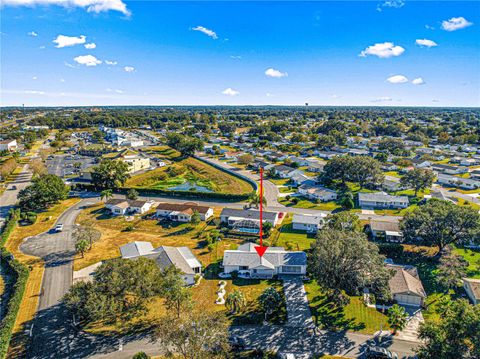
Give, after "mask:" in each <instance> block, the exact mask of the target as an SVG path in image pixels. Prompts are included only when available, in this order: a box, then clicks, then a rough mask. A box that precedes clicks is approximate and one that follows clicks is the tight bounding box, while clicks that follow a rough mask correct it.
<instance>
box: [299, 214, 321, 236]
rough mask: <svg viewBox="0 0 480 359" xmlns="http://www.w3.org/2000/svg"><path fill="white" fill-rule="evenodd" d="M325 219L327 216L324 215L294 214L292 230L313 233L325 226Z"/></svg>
mask: <svg viewBox="0 0 480 359" xmlns="http://www.w3.org/2000/svg"><path fill="white" fill-rule="evenodd" d="M325 217H327V215H326V214H324V213H321V214H319V215H313V214H312V215H311V214H294V215H293V219H292V229H294V230H297V231H306V232H309V233H315V232H317V230H318V229H320V228H322V227H323V225H324V224H325Z"/></svg>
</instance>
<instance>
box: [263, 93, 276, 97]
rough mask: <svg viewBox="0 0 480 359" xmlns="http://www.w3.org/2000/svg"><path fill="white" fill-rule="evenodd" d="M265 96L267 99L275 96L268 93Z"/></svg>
mask: <svg viewBox="0 0 480 359" xmlns="http://www.w3.org/2000/svg"><path fill="white" fill-rule="evenodd" d="M265 96H267V97H274V96H275V95H274V94H273V93H270V92H267V93H266V94H265Z"/></svg>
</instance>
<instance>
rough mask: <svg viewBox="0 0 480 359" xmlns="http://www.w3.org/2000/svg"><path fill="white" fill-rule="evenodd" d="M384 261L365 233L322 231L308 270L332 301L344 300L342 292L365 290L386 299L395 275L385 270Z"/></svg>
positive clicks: (313, 246) (314, 245) (313, 249)
mask: <svg viewBox="0 0 480 359" xmlns="http://www.w3.org/2000/svg"><path fill="white" fill-rule="evenodd" d="M384 259H385V257H384V256H382V255H380V254H379V253H378V247H377V246H376V245H375V244H374V243H372V242H369V241H368V240H367V237H366V236H365V234H363V233H360V232H351V231H350V232H347V231H339V230H335V229H331V230H323V231H320V232H319V233H318V234H317V239H316V241H315V243H314V244H312V250H311V254H310V257H309V270H310V271H311V273H312V277H313V278H314V279H315V280H316V281H317V282H318V284H319V285H320V286H321V287H322V288H324V289H325V290H327V291H330V294H331V297H332V298H333V299H336V298H341V292H342V291H345V292H346V293H347V294H348V295H356V294H358V293H359V292H360V291H361V290H362V289H363V288H365V287H369V288H370V289H371V291H372V293H373V294H375V295H376V296H377V297H379V298H381V299H387V298H389V297H390V291H389V287H388V281H389V279H390V278H391V276H392V273H391V272H390V271H389V270H388V269H387V268H386V267H385V264H384Z"/></svg>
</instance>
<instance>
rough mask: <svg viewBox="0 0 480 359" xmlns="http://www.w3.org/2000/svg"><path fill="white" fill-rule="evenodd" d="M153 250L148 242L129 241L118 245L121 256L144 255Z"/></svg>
mask: <svg viewBox="0 0 480 359" xmlns="http://www.w3.org/2000/svg"><path fill="white" fill-rule="evenodd" d="M152 252H153V246H152V243H150V242H139V241H135V242H131V243H127V244H125V245H123V246H121V247H120V253H121V254H122V258H134V257H138V256H144V255H146V254H149V253H152Z"/></svg>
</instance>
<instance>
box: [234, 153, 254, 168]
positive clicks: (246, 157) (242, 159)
mask: <svg viewBox="0 0 480 359" xmlns="http://www.w3.org/2000/svg"><path fill="white" fill-rule="evenodd" d="M253 160H254V158H253V156H252V155H251V154H250V153H244V154H243V155H241V156H239V157H238V163H240V164H241V165H249V164H250V163H252V162H253Z"/></svg>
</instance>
